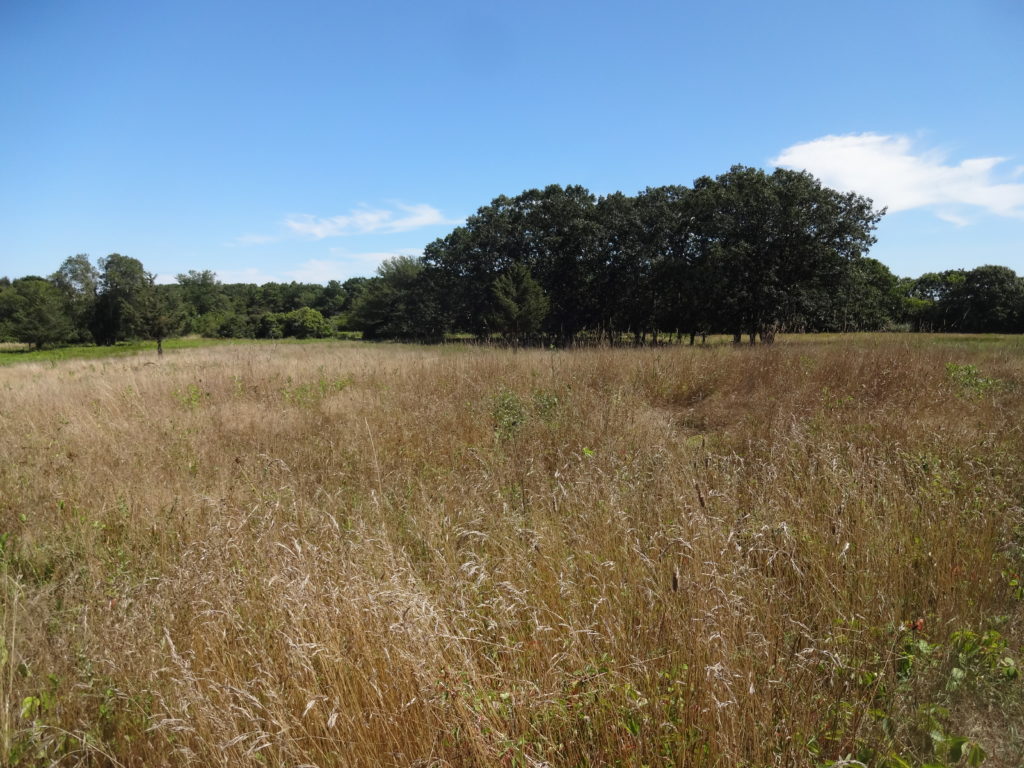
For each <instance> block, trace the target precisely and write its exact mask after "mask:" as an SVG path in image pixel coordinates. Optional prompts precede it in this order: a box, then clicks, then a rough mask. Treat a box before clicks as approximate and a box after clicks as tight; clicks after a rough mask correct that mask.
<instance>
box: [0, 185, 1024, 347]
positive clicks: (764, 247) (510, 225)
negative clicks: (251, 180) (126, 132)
mask: <svg viewBox="0 0 1024 768" xmlns="http://www.w3.org/2000/svg"><path fill="white" fill-rule="evenodd" d="M883 214H884V210H876V209H875V208H874V207H873V204H872V202H871V201H870V200H869V199H867V198H865V197H863V196H860V195H856V194H853V193H841V192H837V191H836V190H833V189H829V188H828V187H825V186H823V185H822V184H821V183H820V182H819V181H818V180H817V179H815V178H814V177H813V176H811V175H810V174H807V173H803V172H796V171H789V170H784V169H777V170H775V171H774V172H772V173H766V172H765V171H762V170H760V169H755V168H747V167H743V166H736V167H734V168H732V169H731V170H730V171H729V172H728V173H725V174H722V175H720V176H718V177H715V178H711V177H701V178H699V179H697V180H696V181H695V182H694V184H693V186H692V187H686V186H664V187H655V188H648V189H645V190H644V191H642V192H640V193H639V194H637V195H635V196H627V195H624V194H622V193H615V194H612V195H608V196H604V197H596V196H594V195H593V194H592V193H590V192H589V191H588V190H586V189H585V188H583V187H581V186H566V187H562V186H559V185H551V186H548V187H545V188H544V189H531V190H527V191H524V192H522V193H521V194H519V195H516V196H515V197H506V196H500V197H498V198H495V199H494V200H493V201H491V203H490V204H489V205H486V206H484V207H482V208H480V209H479V210H478V211H477V212H476V214H474V215H473V216H470V217H469V218H468V219H467V221H466V223H465V224H464V225H462V226H459V227H456V228H455V229H454V230H453V231H452V232H451V233H449V234H448V235H446V236H445V237H442V238H439V239H437V240H435V241H434V242H432V243H430V244H428V245H427V246H426V248H425V249H424V252H423V255H422V256H421V257H419V258H413V257H404V256H403V257H396V258H393V259H389V260H387V261H385V262H384V263H383V264H382V265H381V266H380V267H379V268H378V270H377V273H376V274H375V275H374V276H373V277H369V278H362V277H357V278H352V279H350V280H346V281H345V282H339V281H337V280H332V281H330V282H328V283H327V285H319V284H308V283H296V282H292V283H266V284H264V285H260V286H258V285H252V284H245V283H237V284H223V283H221V282H220V281H219V280H218V279H217V276H216V275H215V274H214V273H213V272H211V271H209V270H204V271H195V270H192V271H189V272H187V273H184V274H180V275H178V276H177V281H176V283H174V284H172V285H158V284H157V283H156V281H155V278H154V276H153V275H152V274H150V273H149V272H147V271H146V270H145V268H144V267H143V265H142V263H141V262H140V261H138V260H137V259H134V258H131V257H128V256H123V255H120V254H111V255H109V256H107V257H105V258H101V259H99V260H98V261H97V263H96V264H95V265H94V264H93V263H92V262H91V261H90V259H89V257H88V256H86V255H81V254H80V255H77V256H72V257H69V258H67V259H66V260H65V261H64V263H63V264H61V266H60V268H59V269H58V270H57V271H56V272H55V273H54V274H52V275H50V276H48V277H45V278H44V277H38V276H29V277H22V278H18V279H16V280H10V279H8V278H0V340H7V341H20V342H25V343H29V344H33V345H35V346H38V347H42V346H45V345H57V344H64V343H83V342H93V343H96V344H114V343H116V342H118V341H122V340H126V339H133V338H148V339H156V340H157V341H158V343H159V342H162V340H163V339H164V338H167V337H170V336H175V335H179V334H188V333H193V334H200V335H203V336H215V337H225V338H281V337H285V336H290V337H299V338H308V337H329V336H333V335H337V334H340V333H346V332H350V331H359V332H361V333H362V335H363V337H364V338H375V339H409V340H421V341H429V340H440V339H443V338H445V337H446V335H449V334H453V333H457V334H468V335H471V336H473V337H476V338H479V339H493V338H499V337H500V338H502V339H505V340H506V341H509V342H514V343H519V344H530V343H543V344H559V345H567V344H572V343H579V342H603V343H622V342H632V343H645V342H648V341H652V342H655V343H656V342H658V341H659V340H662V339H665V338H667V337H675V338H683V339H688V340H689V342H690V343H694V341H695V339H696V338H697V337H703V336H706V335H707V334H711V333H727V334H731V335H732V336H733V338H734V339H735V340H736V341H739V340H740V339H741V338H742V337H743V336H744V335H746V336H747V337H748V338H749V339H750V341H751V342H753V341H754V340H755V339H760V340H761V341H762V342H765V343H770V342H771V341H772V340H773V339H774V337H775V334H776V333H778V332H781V331H789V332H817V331H864V330H887V329H907V330H915V331H940V332H945V331H960V332H998V333H1019V332H1022V331H1024V278H1021V277H1018V276H1017V275H1016V274H1015V273H1014V272H1013V270H1011V269H1009V268H1007V267H1000V266H983V267H978V268H976V269H972V270H949V271H945V272H941V273H928V274H925V275H922V276H920V277H918V278H900V277H897V276H896V275H894V274H893V273H892V272H891V271H890V270H889V269H888V268H887V267H886V266H885V265H884V264H882V263H881V262H879V261H877V260H876V259H872V258H870V257H868V256H867V253H868V251H869V249H870V247H871V246H872V245H873V244H874V242H875V238H874V234H873V233H874V230H875V228H876V226H877V224H878V222H879V221H880V219H881V217H882V215H883Z"/></svg>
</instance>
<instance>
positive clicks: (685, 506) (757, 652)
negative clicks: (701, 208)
mask: <svg viewBox="0 0 1024 768" xmlns="http://www.w3.org/2000/svg"><path fill="white" fill-rule="evenodd" d="M1022 385H1024V355H1022V347H1021V345H1020V343H1019V340H1016V339H999V338H992V339H989V340H985V341H973V342H972V341H968V340H965V339H944V340H942V341H941V342H939V341H936V340H935V339H928V338H926V337H912V338H911V337H903V336H868V337H845V338H837V339H815V338H811V337H807V338H803V339H798V340H794V339H787V340H783V341H782V342H781V343H779V344H777V345H775V346H774V347H773V348H747V347H743V348H732V347H729V346H713V347H710V348H707V349H701V348H699V347H698V348H695V349H689V348H684V347H680V348H664V349H642V350H633V349H626V350H608V349H601V350H581V351H570V352H564V351H563V352H553V351H539V350H538V351H520V352H512V351H501V350H490V349H474V348H469V347H459V346H452V347H423V348H417V347H401V346H397V345H387V346H378V347H372V346H357V345H346V344H310V345H267V344H263V345H231V346H220V347H210V348H195V349H187V350H181V351H177V352H173V353H170V354H167V355H165V356H163V357H162V358H157V357H156V356H155V355H152V354H150V355H146V356H145V357H138V356H136V357H119V358H105V359H82V360H67V361H63V362H55V361H49V360H48V361H44V362H39V363H25V364H22V365H13V366H7V367H4V368H2V369H0V542H2V552H0V555H2V561H0V568H2V573H0V579H2V589H0V599H2V606H3V617H2V646H0V709H2V711H0V716H2V720H0V739H2V743H0V749H2V752H0V760H4V759H5V760H6V762H7V763H8V764H11V765H61V766H72V765H89V766H165V765H166V766H185V765H210V766H218V765H219V766H300V765H301V766H309V765H315V766H321V767H322V768H327V767H328V766H413V765H415V766H423V767H424V768H425V767H426V766H460V767H461V766H466V767H468V766H604V765H609V766H611V765H621V766H645V765H646V766H684V765H686V766H690V765H693V766H705V765H708V766H710V765H715V766H774V765H779V766H781V765H794V766H804V765H806V766H823V765H826V764H830V763H831V764H844V765H857V764H860V763H863V764H866V765H873V766H874V765H878V766H881V765H892V766H910V765H921V764H924V763H932V764H945V765H953V764H957V763H963V764H967V763H971V764H978V763H983V764H984V765H986V766H1015V765H1019V764H1021V762H1022V760H1024V737H1022V734H1021V732H1020V731H1019V728H1020V727H1021V726H1020V723H1021V722H1024V695H1022V691H1021V686H1022V684H1021V681H1020V679H1019V677H1018V675H1017V660H1018V659H1019V658H1020V656H1019V654H1020V649H1021V641H1022V637H1024V625H1022V610H1021V605H1022V603H1021V598H1022V587H1021V583H1020V576H1019V574H1020V573H1021V570H1022V568H1024V562H1022V561H1024V513H1022V508H1021V507H1022V500H1024V440H1022V433H1021V428H1022V427H1021V414H1022V413H1024V407H1022V406H1024V386H1022ZM856 761H859V762H856Z"/></svg>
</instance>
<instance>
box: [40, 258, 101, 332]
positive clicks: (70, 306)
mask: <svg viewBox="0 0 1024 768" xmlns="http://www.w3.org/2000/svg"><path fill="white" fill-rule="evenodd" d="M99 279H100V275H99V272H97V270H96V268H95V267H94V266H93V265H92V263H91V262H90V261H89V256H88V254H85V253H79V254H77V255H75V256H69V257H68V258H66V259H65V260H64V262H63V263H62V264H61V265H60V267H59V268H58V269H57V271H56V272H54V273H53V274H52V275H51V276H50V282H52V283H53V284H54V285H55V286H56V287H57V289H58V290H60V292H61V294H62V295H63V297H64V303H65V306H66V309H67V314H68V316H69V317H70V318H71V321H72V323H73V325H74V333H73V337H74V338H75V340H77V341H86V340H89V339H91V337H92V335H91V334H90V332H89V328H90V326H91V325H92V322H93V315H94V313H95V311H96V296H97V290H98V286H99Z"/></svg>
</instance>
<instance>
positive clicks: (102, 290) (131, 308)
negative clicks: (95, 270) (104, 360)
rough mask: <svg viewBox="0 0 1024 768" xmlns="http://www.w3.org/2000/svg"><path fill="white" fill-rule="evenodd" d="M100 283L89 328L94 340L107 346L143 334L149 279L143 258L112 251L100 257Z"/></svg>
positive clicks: (150, 283) (150, 284) (149, 286)
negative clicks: (108, 254) (134, 257)
mask: <svg viewBox="0 0 1024 768" xmlns="http://www.w3.org/2000/svg"><path fill="white" fill-rule="evenodd" d="M99 270H100V271H99V286H98V295H97V297H96V304H95V311H94V312H93V314H92V318H91V324H90V330H91V331H92V335H93V338H94V339H95V341H96V343H97V344H101V345H106V346H110V345H112V344H115V343H116V342H118V341H124V340H125V339H130V338H135V337H137V336H140V335H144V334H145V328H144V326H145V323H146V320H145V318H144V313H145V306H144V305H145V304H146V299H147V297H146V294H147V293H148V292H149V291H150V289H151V287H152V282H151V280H150V277H149V275H148V274H147V273H146V271H145V269H143V267H142V262H141V261H139V260H138V259H133V258H131V257H129V256H122V255H121V254H118V253H113V254H111V255H110V256H107V257H105V258H102V259H100V260H99Z"/></svg>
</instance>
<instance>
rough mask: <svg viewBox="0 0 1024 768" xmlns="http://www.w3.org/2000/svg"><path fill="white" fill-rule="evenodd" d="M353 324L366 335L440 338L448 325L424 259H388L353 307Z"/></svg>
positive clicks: (402, 257) (377, 337)
mask: <svg viewBox="0 0 1024 768" xmlns="http://www.w3.org/2000/svg"><path fill="white" fill-rule="evenodd" d="M349 325H350V327H352V328H355V329H357V330H360V331H362V332H363V338H367V339H418V340H431V339H435V340H436V339H440V338H441V337H442V335H443V333H444V329H445V325H446V323H445V318H444V316H443V314H442V311H441V303H440V301H439V293H438V290H437V287H436V286H435V285H434V284H433V282H432V280H431V275H430V274H429V273H428V272H427V271H426V269H424V266H423V263H422V262H421V261H420V260H418V259H414V258H411V257H409V256H397V257H395V258H392V259H388V260H386V261H385V262H384V263H383V264H381V265H380V267H378V268H377V276H376V277H374V278H371V279H370V280H369V281H367V282H366V284H365V286H364V287H363V291H362V293H361V295H360V296H359V298H358V299H357V300H356V302H355V304H354V306H353V308H352V316H351V318H350V320H349Z"/></svg>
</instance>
